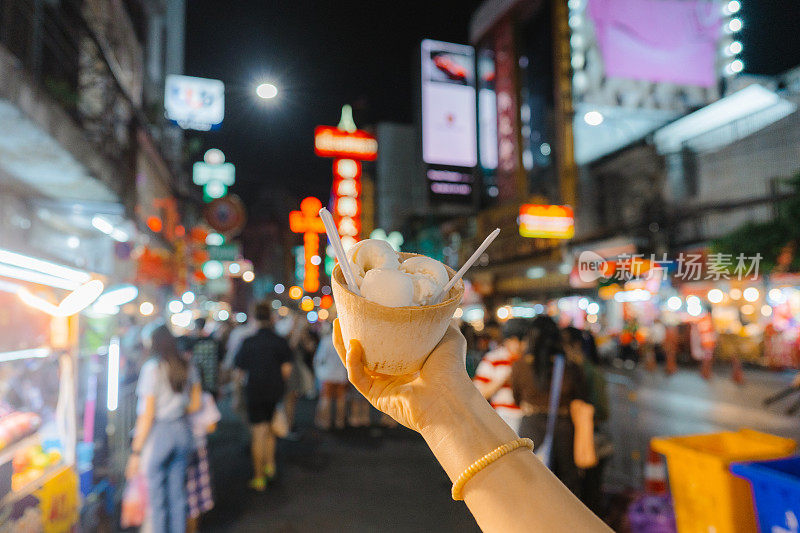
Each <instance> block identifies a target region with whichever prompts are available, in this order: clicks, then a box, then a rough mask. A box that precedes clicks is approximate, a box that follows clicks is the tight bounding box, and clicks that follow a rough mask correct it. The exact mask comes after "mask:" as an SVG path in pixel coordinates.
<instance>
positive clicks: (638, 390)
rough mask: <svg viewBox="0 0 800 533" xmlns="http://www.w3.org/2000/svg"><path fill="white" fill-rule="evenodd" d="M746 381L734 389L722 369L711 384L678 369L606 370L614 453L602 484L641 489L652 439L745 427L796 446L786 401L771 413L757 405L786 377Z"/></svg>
mask: <svg viewBox="0 0 800 533" xmlns="http://www.w3.org/2000/svg"><path fill="white" fill-rule="evenodd" d="M745 380H746V382H745V384H744V385H736V384H735V383H734V382H733V381H731V379H730V369H729V368H725V367H722V368H720V369H718V371H717V372H716V373H715V374H714V377H713V379H712V380H711V381H705V380H703V379H702V378H701V377H700V373H699V372H698V371H697V370H694V369H681V370H680V371H679V372H677V373H676V374H675V375H673V376H666V375H665V374H664V373H663V372H661V371H660V370H659V371H657V372H654V373H649V372H645V371H643V370H636V371H634V372H623V371H615V370H611V371H610V372H609V373H608V393H609V397H610V401H611V421H610V428H611V433H612V435H613V437H614V444H615V447H616V452H615V454H614V457H613V458H612V461H611V463H610V465H609V469H608V472H607V481H608V482H609V483H610V484H611V485H612V486H616V487H620V488H623V487H637V486H641V480H642V471H643V470H642V468H643V466H644V461H645V460H646V458H647V449H648V443H649V441H650V439H651V438H652V437H654V436H657V435H686V434H692V433H711V432H715V431H726V430H735V429H739V428H742V427H747V428H751V429H756V430H759V431H764V432H767V433H772V434H775V435H780V436H783V437H790V438H793V439H795V440H798V441H800V416H786V415H785V414H784V410H785V408H786V406H787V405H788V404H787V402H781V403H779V404H776V405H775V406H772V407H770V408H764V407H762V405H761V402H762V401H763V399H764V398H766V397H768V396H770V395H771V394H774V393H775V392H777V391H778V390H780V389H783V388H784V387H786V386H787V385H788V384H789V382H790V381H791V374H790V373H776V372H767V371H760V370H748V371H746V372H745ZM789 403H791V401H790V402H789Z"/></svg>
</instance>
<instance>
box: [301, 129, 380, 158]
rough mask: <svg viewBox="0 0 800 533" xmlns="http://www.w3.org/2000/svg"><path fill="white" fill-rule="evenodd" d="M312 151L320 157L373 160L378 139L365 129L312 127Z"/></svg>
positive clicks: (376, 152)
mask: <svg viewBox="0 0 800 533" xmlns="http://www.w3.org/2000/svg"><path fill="white" fill-rule="evenodd" d="M314 153H315V154H317V155H318V156H320V157H343V158H351V159H360V160H362V161H375V159H376V158H377V157H378V141H377V140H376V139H375V137H374V136H373V135H370V134H369V133H367V132H366V131H362V130H356V131H352V132H350V131H344V130H340V129H339V128H337V127H335V126H317V127H316V128H315V129H314Z"/></svg>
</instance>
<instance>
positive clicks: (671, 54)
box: [588, 0, 721, 87]
mask: <svg viewBox="0 0 800 533" xmlns="http://www.w3.org/2000/svg"><path fill="white" fill-rule="evenodd" d="M588 12H589V17H591V19H592V22H593V23H594V27H595V34H596V36H597V42H598V45H599V47H600V52H601V54H602V57H603V63H604V65H605V74H606V76H612V77H620V78H632V79H641V80H648V81H652V82H666V83H675V84H678V85H697V86H702V87H710V86H712V85H714V84H715V83H716V79H717V75H716V72H715V60H716V55H717V50H716V49H717V40H718V38H719V36H720V31H721V8H720V4H719V3H718V2H715V1H709V0H589V5H588Z"/></svg>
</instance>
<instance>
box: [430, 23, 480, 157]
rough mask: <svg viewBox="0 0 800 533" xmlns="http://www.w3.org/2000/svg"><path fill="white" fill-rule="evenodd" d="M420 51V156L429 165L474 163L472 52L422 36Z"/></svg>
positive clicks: (475, 152)
mask: <svg viewBox="0 0 800 533" xmlns="http://www.w3.org/2000/svg"><path fill="white" fill-rule="evenodd" d="M421 51H422V64H421V66H422V159H423V160H424V161H425V162H426V163H428V164H432V165H449V166H456V167H465V168H472V167H474V166H475V165H476V164H477V159H478V156H477V132H476V127H477V119H476V110H475V65H474V63H475V51H474V49H473V48H472V47H471V46H467V45H461V44H452V43H445V42H441V41H432V40H430V39H425V40H424V41H422V45H421Z"/></svg>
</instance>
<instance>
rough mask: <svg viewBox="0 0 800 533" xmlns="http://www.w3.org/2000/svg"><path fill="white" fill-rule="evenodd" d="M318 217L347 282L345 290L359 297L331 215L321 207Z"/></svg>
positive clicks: (354, 279) (359, 293)
mask: <svg viewBox="0 0 800 533" xmlns="http://www.w3.org/2000/svg"><path fill="white" fill-rule="evenodd" d="M319 216H320V218H321V219H322V223H323V224H325V233H327V234H328V240H329V241H330V243H331V244H332V245H333V252H334V253H335V254H336V259H338V260H339V266H340V267H341V268H342V274H344V279H345V281H347V288H349V289H350V292H352V293H354V294H357V295H358V296H361V291H359V290H358V284H357V283H356V277H355V276H354V275H353V271H352V270H350V261H348V260H347V254H346V253H344V246H343V245H342V239H341V237H339V230H337V229H336V224H334V222H333V215H331V212H330V211H328V210H327V209H325V208H324V207H323V208H322V209H320V210H319Z"/></svg>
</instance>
